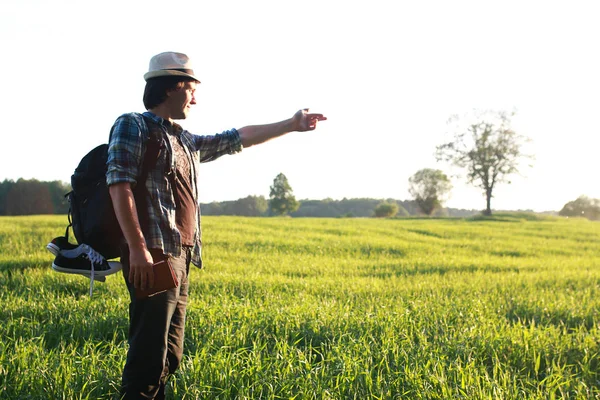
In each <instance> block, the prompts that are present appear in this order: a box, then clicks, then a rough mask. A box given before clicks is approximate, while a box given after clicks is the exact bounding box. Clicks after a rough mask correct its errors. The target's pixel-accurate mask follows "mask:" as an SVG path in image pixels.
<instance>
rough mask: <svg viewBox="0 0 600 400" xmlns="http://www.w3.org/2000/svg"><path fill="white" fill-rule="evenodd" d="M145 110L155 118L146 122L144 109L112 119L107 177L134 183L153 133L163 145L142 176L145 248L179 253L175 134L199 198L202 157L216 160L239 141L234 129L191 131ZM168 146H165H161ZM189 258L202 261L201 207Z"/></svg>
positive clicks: (238, 148)
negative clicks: (209, 132)
mask: <svg viewBox="0 0 600 400" xmlns="http://www.w3.org/2000/svg"><path fill="white" fill-rule="evenodd" d="M143 115H144V116H146V117H148V118H149V119H150V120H152V121H154V122H155V123H156V124H150V125H151V126H148V124H146V121H145V120H144V118H143V117H142V114H138V113H129V114H123V115H121V116H120V117H119V118H117V120H116V121H115V123H114V125H113V127H112V129H111V133H110V138H109V146H108V161H107V164H108V171H107V173H106V183H107V184H108V185H114V184H116V183H121V182H129V183H131V184H134V185H135V184H136V183H137V177H138V175H139V174H141V165H142V161H143V158H144V153H145V150H146V145H145V142H146V140H147V139H148V138H149V137H150V136H152V137H156V138H158V139H159V140H161V143H162V144H161V151H160V154H159V156H158V161H157V162H156V166H155V167H154V168H153V169H152V170H150V171H149V173H148V179H147V180H146V188H147V189H148V194H149V196H148V198H147V200H148V201H147V202H146V204H148V210H147V212H148V217H149V226H148V232H144V237H145V239H146V245H147V247H148V248H156V249H161V250H162V251H163V252H164V253H165V254H169V255H172V256H174V257H178V256H179V255H181V250H182V249H181V235H180V234H179V230H178V229H177V226H176V224H175V198H174V195H173V189H172V180H171V179H170V177H169V175H170V174H173V173H174V172H175V155H174V152H173V148H172V146H171V140H174V138H172V136H173V135H176V136H179V137H180V139H181V142H182V144H183V147H184V151H185V152H186V153H187V154H188V156H189V158H190V160H191V168H190V169H191V171H190V173H191V182H192V186H193V187H192V190H193V194H194V200H195V202H196V204H198V206H199V203H198V182H197V178H198V171H199V168H200V163H203V162H208V161H213V160H216V159H217V158H219V157H221V156H222V155H225V154H235V153H238V152H240V151H241V150H242V141H241V139H240V135H239V133H238V131H237V130H235V129H232V130H230V131H225V132H223V133H220V134H216V135H212V136H198V135H192V134H191V133H189V132H188V131H185V130H183V129H182V128H181V127H180V126H179V125H177V124H175V123H170V122H169V121H166V120H164V119H162V118H161V117H159V116H157V115H154V114H153V113H151V112H148V111H147V112H145V113H144V114H143ZM165 148H166V149H167V151H164V149H165ZM194 242H195V246H194V251H193V253H192V262H193V263H194V265H196V266H198V267H202V258H201V248H202V235H201V228H200V207H198V216H197V223H196V228H195V233H194Z"/></svg>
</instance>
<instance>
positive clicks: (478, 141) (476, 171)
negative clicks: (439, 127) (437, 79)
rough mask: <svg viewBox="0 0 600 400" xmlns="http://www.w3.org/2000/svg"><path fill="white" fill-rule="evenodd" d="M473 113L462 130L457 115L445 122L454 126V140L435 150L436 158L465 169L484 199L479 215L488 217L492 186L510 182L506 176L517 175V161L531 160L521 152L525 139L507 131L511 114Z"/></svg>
mask: <svg viewBox="0 0 600 400" xmlns="http://www.w3.org/2000/svg"><path fill="white" fill-rule="evenodd" d="M474 114H475V115H474V117H475V119H474V121H473V122H471V123H469V124H468V126H466V127H465V126H464V125H463V123H464V121H462V120H461V119H460V118H459V117H457V116H453V117H451V118H450V119H449V120H448V123H449V124H452V123H454V122H456V123H457V124H456V129H455V131H454V138H453V140H452V141H450V142H448V143H444V144H442V145H441V146H437V147H436V159H437V160H438V161H442V160H443V161H448V162H450V163H451V164H453V165H454V166H456V167H459V168H462V169H465V170H466V172H467V181H468V183H470V184H474V185H475V186H476V187H479V188H481V189H483V192H484V195H485V199H486V208H485V211H484V212H483V214H484V215H491V214H492V208H491V200H492V195H493V192H494V188H495V187H496V184H498V183H501V182H508V183H510V181H507V176H508V175H511V174H514V173H517V172H519V170H518V168H519V161H520V159H521V158H532V157H531V156H529V155H525V154H523V153H522V150H521V149H522V146H523V144H524V143H525V142H527V141H529V139H528V138H526V137H525V136H522V135H519V134H517V133H516V132H515V131H514V130H512V129H511V127H510V125H511V118H512V117H513V116H514V112H513V113H508V112H506V111H484V112H475V113H474Z"/></svg>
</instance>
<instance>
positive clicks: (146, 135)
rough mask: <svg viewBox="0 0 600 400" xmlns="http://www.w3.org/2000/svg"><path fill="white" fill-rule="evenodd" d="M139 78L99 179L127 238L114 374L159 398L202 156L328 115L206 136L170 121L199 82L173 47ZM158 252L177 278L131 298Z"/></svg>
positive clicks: (196, 238) (180, 314) (181, 318)
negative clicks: (136, 96) (139, 96)
mask: <svg viewBox="0 0 600 400" xmlns="http://www.w3.org/2000/svg"><path fill="white" fill-rule="evenodd" d="M144 79H145V80H146V88H145V90H144V106H145V107H146V110H147V111H146V112H145V113H143V115H141V114H136V113H130V114H124V115H122V116H120V117H119V118H118V119H117V120H116V122H115V124H114V125H113V128H112V130H111V136H110V140H109V150H108V162H107V164H108V172H107V184H108V185H109V191H110V195H111V198H112V202H113V206H114V209H115V213H116V215H117V219H118V221H119V224H120V226H121V229H122V231H123V235H124V237H125V241H126V243H125V244H124V246H123V249H122V251H121V262H122V264H123V276H124V278H125V282H126V284H127V287H128V289H129V292H130V298H131V302H130V305H129V318H130V326H129V350H128V353H127V361H126V363H125V367H124V370H123V381H122V394H123V398H126V399H137V398H144V399H145V398H150V399H152V398H164V391H165V385H166V382H167V379H168V377H169V376H170V375H171V374H173V372H174V371H175V370H176V369H177V367H178V366H179V364H180V362H181V359H182V354H183V335H184V326H185V313H186V305H187V295H188V274H189V266H190V263H193V264H194V265H196V266H198V267H201V266H202V261H201V257H200V246H201V230H200V210H199V207H198V182H197V176H198V169H199V167H200V163H202V162H207V161H213V160H215V159H217V158H218V157H220V156H222V155H224V154H234V153H237V152H240V151H241V150H242V148H245V147H250V146H253V145H256V144H260V143H263V142H266V141H268V140H270V139H272V138H275V137H278V136H282V135H284V134H286V133H288V132H292V131H310V130H314V129H315V128H316V126H317V122H318V121H323V120H326V118H325V117H324V116H323V115H321V114H309V113H308V109H304V110H300V111H298V112H296V113H295V114H294V115H293V117H292V118H290V119H287V120H284V121H281V122H276V123H272V124H267V125H255V126H246V127H243V128H240V129H237V130H236V129H232V130H229V131H226V132H223V133H221V134H217V135H214V136H197V135H192V134H190V133H189V132H187V131H185V130H184V129H182V128H181V127H180V126H179V125H178V124H176V123H175V122H174V120H179V119H185V118H186V117H187V116H188V114H189V112H190V110H191V107H192V106H193V105H194V104H196V99H195V91H196V88H197V86H198V84H199V83H200V80H199V79H198V78H197V77H196V76H195V74H194V71H193V69H192V65H191V62H190V60H189V58H188V57H187V56H186V55H185V54H182V53H175V52H165V53H161V54H158V55H156V56H154V57H152V59H151V60H150V68H149V71H148V72H147V73H146V74H145V75H144ZM151 140H154V141H155V142H158V143H160V146H159V147H160V152H159V154H158V157H157V159H156V162H155V163H152V164H151V165H153V166H152V168H150V170H149V171H148V173H147V177H146V179H145V180H144V181H143V182H138V179H139V177H140V173H141V170H142V167H141V166H142V163H143V162H144V157H145V154H146V150H147V149H148V148H149V145H148V143H150V141H151ZM140 188H141V189H145V190H140ZM134 193H135V196H134ZM140 200H144V201H140ZM164 258H168V259H169V261H170V263H171V265H172V267H173V271H174V273H175V275H176V277H177V280H178V282H179V285H178V286H177V287H176V288H174V289H169V290H167V291H165V292H161V293H158V294H155V295H153V296H150V297H146V298H143V299H138V298H137V297H136V291H140V290H143V289H147V288H152V287H153V286H154V273H153V269H152V264H153V262H157V261H159V260H161V259H164Z"/></svg>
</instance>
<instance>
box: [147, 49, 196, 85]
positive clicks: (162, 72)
mask: <svg viewBox="0 0 600 400" xmlns="http://www.w3.org/2000/svg"><path fill="white" fill-rule="evenodd" d="M160 76H183V77H187V78H192V79H194V80H195V81H196V82H198V83H200V79H198V78H196V76H195V75H194V70H193V69H192V63H191V61H190V59H189V57H188V56H187V55H185V54H183V53H176V52H173V51H166V52H164V53H160V54H157V55H155V56H154V57H152V58H151V59H150V67H149V68H148V72H146V73H145V74H144V79H145V80H146V81H147V80H148V79H152V78H158V77H160Z"/></svg>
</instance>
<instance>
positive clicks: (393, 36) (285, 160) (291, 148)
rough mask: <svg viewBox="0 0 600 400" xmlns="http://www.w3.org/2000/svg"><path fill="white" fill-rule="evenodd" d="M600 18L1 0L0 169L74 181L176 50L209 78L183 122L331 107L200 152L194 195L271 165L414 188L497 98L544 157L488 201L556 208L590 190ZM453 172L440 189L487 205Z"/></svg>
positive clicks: (352, 184) (538, 6) (462, 8)
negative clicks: (204, 159)
mask: <svg viewBox="0 0 600 400" xmlns="http://www.w3.org/2000/svg"><path fill="white" fill-rule="evenodd" d="M92 4H93V5H92ZM599 8H600V6H599ZM599 17H600V13H599V10H598V8H596V7H595V6H594V2H593V1H588V2H583V1H568V2H567V1H562V2H556V1H525V0H520V1H507V0H502V1H481V0H479V1H442V0H440V1H401V0H396V1H393V0H389V1H383V0H370V1H361V2H358V1H348V0H346V1H343V2H342V1H327V0H320V1H311V0H304V1H293V2H292V1H283V0H279V1H264V0H253V1H241V0H240V1H216V0H214V1H201V0H195V1H178V0H170V1H154V0H135V1H131V0H121V1H118V2H116V1H113V0H103V1H95V2H89V1H60V0H53V1H42V0H39V1H35V0H2V2H1V3H0V49H1V52H0V76H2V80H3V82H2V95H1V96H0V109H1V110H2V111H3V114H4V115H3V123H2V145H1V147H0V149H1V150H0V155H1V156H0V180H4V179H13V180H16V179H18V178H21V177H22V178H26V179H31V178H36V179H39V180H63V181H65V182H68V181H69V180H70V176H71V174H72V172H73V170H74V168H75V166H76V165H77V163H78V161H79V159H80V158H81V157H82V156H83V155H84V154H85V153H86V152H87V151H88V150H90V149H91V148H92V147H94V146H96V145H98V144H100V143H103V142H105V141H106V140H107V138H108V132H109V129H110V127H111V125H112V123H113V122H114V120H115V119H116V117H117V116H119V115H120V114H122V113H125V112H130V111H143V104H142V100H141V99H142V93H143V88H144V80H143V74H144V73H145V72H146V71H147V68H148V62H149V59H150V57H151V56H152V55H154V54H157V53H160V52H163V51H168V50H172V51H180V52H184V53H187V54H188V55H189V56H190V57H191V58H192V61H193V62H194V66H195V71H196V74H197V75H198V76H199V77H200V79H201V80H202V84H201V85H200V86H199V89H198V92H197V100H198V105H196V106H195V109H194V110H193V111H192V116H191V117H190V118H189V119H188V120H186V121H182V125H183V126H184V128H186V129H188V130H189V131H190V132H192V133H197V134H212V133H217V132H220V131H222V130H225V129H229V128H232V127H242V126H244V125H249V124H258V123H268V122H274V121H278V120H282V119H285V118H288V117H290V116H291V115H292V114H293V113H294V112H295V111H296V110H298V109H300V108H303V107H310V109H311V111H314V112H322V113H324V114H325V115H326V116H327V117H328V118H329V120H328V121H325V122H322V123H320V125H319V127H318V129H317V131H314V132H309V133H292V134H290V135H288V136H285V137H283V138H279V139H276V140H274V141H271V142H268V143H266V144H263V145H261V146H257V147H253V148H249V149H246V150H244V151H243V152H242V153H241V154H238V155H235V156H225V157H223V158H221V159H219V160H217V161H215V162H213V163H208V164H203V169H202V172H201V191H202V193H201V201H202V202H210V201H222V200H235V199H238V198H240V197H245V196H247V195H264V196H265V197H268V195H269V186H270V185H271V184H272V182H273V179H274V178H275V176H276V175H277V174H278V173H280V172H283V173H284V174H285V175H286V176H287V177H288V179H289V181H290V184H291V185H292V188H293V189H294V194H295V195H296V197H297V198H298V199H324V198H327V197H330V198H333V199H342V198H344V197H347V198H357V197H370V198H395V199H400V200H404V199H409V198H410V195H409V193H408V178H409V177H410V176H411V175H413V174H414V173H415V172H416V171H417V170H419V169H421V168H439V169H441V170H443V171H444V172H446V173H448V174H450V173H454V172H457V171H454V170H451V169H450V168H449V167H448V166H447V165H444V164H441V163H436V161H435V157H434V151H435V146H436V145H439V144H442V143H443V142H444V141H445V139H447V138H449V136H447V131H448V129H447V126H446V121H447V119H448V117H449V116H450V115H451V114H463V113H466V112H468V111H470V110H472V109H474V108H477V109H482V108H492V109H501V108H502V109H511V110H512V109H516V110H517V112H518V114H517V116H516V117H515V118H514V119H513V127H514V128H515V129H516V130H517V131H518V132H519V133H522V134H524V135H526V136H529V137H530V138H531V139H532V140H533V142H532V143H531V144H530V147H529V148H528V149H527V150H528V151H529V152H531V153H533V154H534V155H535V157H536V160H535V162H534V166H533V168H523V176H522V177H521V176H514V177H513V178H512V184H510V185H508V184H504V185H500V186H498V187H497V189H496V191H495V198H494V199H493V201H492V208H494V209H513V210H516V209H533V210H536V211H546V210H560V208H562V206H563V205H564V204H565V203H566V202H568V201H570V200H574V199H576V198H577V197H578V196H580V195H583V194H585V195H588V196H590V197H595V198H600V185H599V184H598V183H597V182H596V176H597V160H598V159H597V158H596V153H597V150H598V145H599V144H600V139H599V136H600V135H599V134H600V132H599V130H600V129H599V128H598V115H599V111H600V58H599V57H598V54H600V53H599V51H598V39H599V38H600V24H598V18H599ZM453 184H454V190H453V192H452V197H451V199H450V200H449V201H448V202H447V205H448V206H450V207H456V208H468V209H471V208H474V209H482V208H484V207H485V202H484V198H483V196H482V195H481V193H480V191H479V190H478V189H475V188H472V187H468V186H466V185H464V184H463V183H461V181H460V180H458V179H454V180H453Z"/></svg>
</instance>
